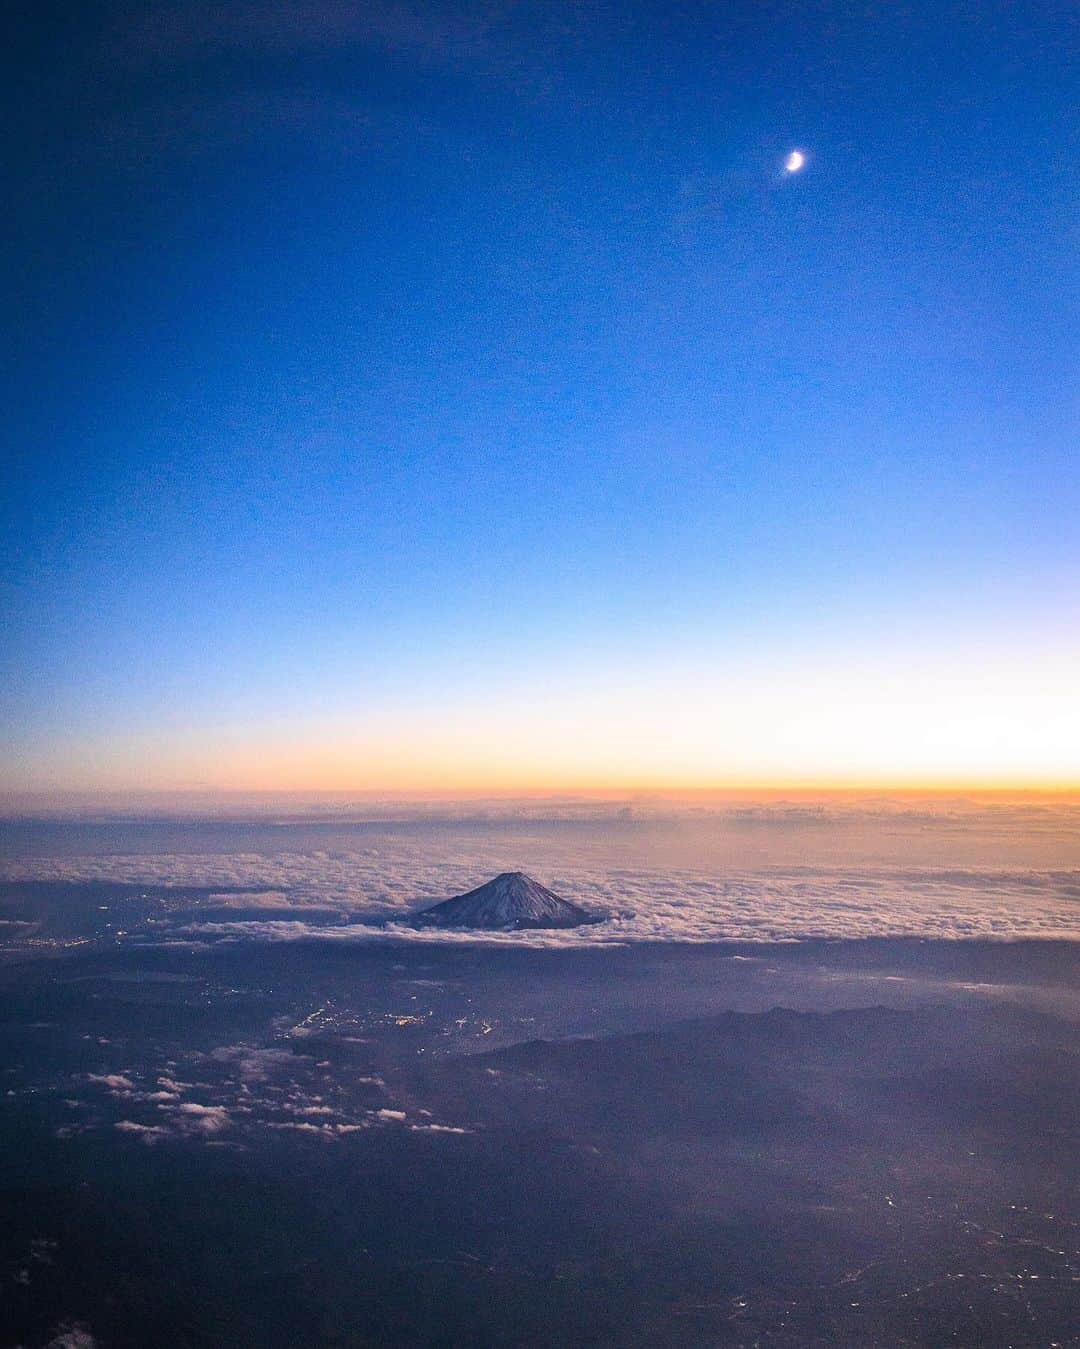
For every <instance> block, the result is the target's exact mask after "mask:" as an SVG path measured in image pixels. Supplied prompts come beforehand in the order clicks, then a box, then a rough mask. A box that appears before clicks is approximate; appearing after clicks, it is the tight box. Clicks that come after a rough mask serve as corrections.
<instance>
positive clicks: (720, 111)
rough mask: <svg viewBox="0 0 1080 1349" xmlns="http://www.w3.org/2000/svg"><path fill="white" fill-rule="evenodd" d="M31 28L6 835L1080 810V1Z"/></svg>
mask: <svg viewBox="0 0 1080 1349" xmlns="http://www.w3.org/2000/svg"><path fill="white" fill-rule="evenodd" d="M21 22H22V27H21V30H20V32H19V33H18V35H17V40H16V41H15V43H14V44H13V45H12V46H11V48H10V49H9V52H8V56H7V58H6V68H5V70H4V79H3V92H2V95H0V97H2V100H3V104H4V113H5V116H4V125H5V127H6V129H7V139H8V141H9V152H10V153H9V155H8V156H7V158H8V160H9V162H12V163H13V165H14V175H13V177H12V178H11V179H10V180H9V182H10V187H9V190H8V192H6V193H5V217H6V219H5V225H6V227H7V231H8V234H9V246H8V247H7V248H6V249H5V250H4V261H3V263H2V266H3V277H4V289H5V292H6V294H7V296H8V301H7V303H6V304H5V306H4V307H5V311H6V313H7V315H8V316H9V320H10V334H11V338H10V341H11V345H10V352H11V354H10V355H9V356H8V357H7V358H6V359H5V361H4V367H5V369H4V376H3V378H4V380H5V382H6V385H7V389H6V398H5V404H6V409H5V411H6V415H5V418H4V422H5V426H4V441H5V444H6V451H5V460H6V461H7V462H8V464H9V467H8V468H7V469H5V471H4V475H3V483H4V490H3V493H2V498H3V501H2V511H3V517H2V519H3V524H2V529H3V538H4V547H3V554H2V558H3V560H2V578H3V589H2V592H0V603H2V608H3V614H2V617H3V632H4V637H3V642H2V644H0V699H2V702H0V736H2V741H3V745H2V748H3V753H2V756H0V789H7V790H24V789H36V788H41V789H50V790H52V789H57V788H66V787H70V788H80V789H83V788H94V787H103V788H110V789H112V788H125V787H131V788H158V787H160V788H183V787H192V788H194V787H199V788H206V787H210V788H213V787H235V788H260V787H268V788H270V787H273V788H304V789H309V788H319V787H327V788H331V787H332V788H373V789H387V790H399V789H400V790H404V789H418V790H424V789H433V788H441V789H452V788H458V787H461V788H465V787H483V788H496V789H497V788H506V789H514V790H518V789H521V788H533V787H535V788H546V787H561V786H577V787H581V786H590V785H591V786H598V787H600V786H603V787H607V786H635V785H640V786H657V785H666V786H703V785H716V786H731V785H734V786H739V785H749V786H754V785H758V786H760V785H765V784H768V785H784V784H804V785H805V784H811V785H812V784H815V783H820V784H825V785H833V784H853V785H868V784H873V785H877V784H926V785H934V784H950V785H954V784H975V785H977V784H984V785H1016V786H1032V785H1035V786H1049V787H1062V786H1072V787H1075V786H1077V785H1080V713H1078V702H1077V688H1078V684H1080V678H1078V671H1080V604H1078V589H1080V588H1078V576H1080V542H1078V538H1080V531H1078V530H1077V525H1076V521H1077V518H1078V512H1080V468H1078V459H1077V445H1078V444H1080V435H1078V432H1080V416H1078V412H1080V399H1078V378H1077V372H1078V362H1077V352H1078V350H1080V343H1078V337H1080V322H1078V320H1080V287H1078V265H1077V260H1078V256H1080V254H1078V248H1077V245H1078V243H1080V230H1078V225H1077V222H1078V218H1080V217H1078V206H1080V191H1078V184H1080V133H1078V126H1080V123H1078V120H1077V117H1076V112H1075V110H1076V107H1077V106H1080V78H1078V64H1077V58H1078V52H1080V22H1078V17H1077V11H1076V9H1075V6H1074V5H1072V4H1071V3H1064V2H1063V3H1060V4H1059V3H1054V2H1053V0H1050V2H1049V3H1015V4H1004V3H997V2H996V0H984V3H980V4H971V3H965V4H953V3H949V0H926V2H924V0H913V2H912V3H906V4H903V5H900V4H897V5H892V4H877V5H871V4H860V3H850V2H848V3H833V2H832V0H817V2H816V3H805V4H795V3H760V2H755V3H724V4H717V3H710V4H694V3H683V4H676V3H671V2H670V0H665V3H656V4H647V3H626V4H620V5H604V4H590V3H579V4H573V5H570V4H566V5H563V4H559V3H556V2H555V0H548V3H537V4H530V3H517V4H510V3H505V4H504V3H499V0H492V3H485V4H476V5H469V6H465V5H442V4H432V5H416V6H404V5H398V4H396V3H393V2H392V0H390V2H388V3H380V4H372V5H364V4H345V3H338V2H337V0H325V2H323V3H320V2H319V0H309V2H308V3H300V4H286V3H273V2H271V3H262V2H260V0H250V3H243V2H241V3H236V4H227V5H222V6H207V5H193V4H192V5H188V4H180V5H163V6H156V5H112V4H101V5H92V6H87V5H69V6H59V5H53V4H49V3H47V2H46V3H42V4H40V5H37V6H34V7H28V10H27V12H26V13H25V14H24V15H23V17H22V20H21ZM795 148H798V149H800V150H802V151H803V152H804V153H805V155H806V166H805V168H804V169H803V170H802V171H801V172H799V173H797V174H793V175H785V174H784V172H783V164H784V160H785V157H786V156H787V155H788V154H789V153H790V152H791V151H792V150H793V149H795Z"/></svg>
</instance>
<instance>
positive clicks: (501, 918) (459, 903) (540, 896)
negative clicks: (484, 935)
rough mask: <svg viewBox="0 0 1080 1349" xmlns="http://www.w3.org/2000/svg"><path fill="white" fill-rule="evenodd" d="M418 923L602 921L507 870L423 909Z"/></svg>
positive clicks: (493, 925) (494, 925)
mask: <svg viewBox="0 0 1080 1349" xmlns="http://www.w3.org/2000/svg"><path fill="white" fill-rule="evenodd" d="M416 921H417V922H418V923H422V924H426V925H431V926H434V927H463V928H479V929H488V930H490V929H507V928H531V927H580V926H581V925H582V924H584V923H599V922H602V921H603V918H602V916H600V915H597V914H593V913H589V912H588V910H586V909H583V908H581V907H580V906H579V905H577V904H572V903H571V902H570V901H569V900H567V899H561V898H560V897H559V896H558V895H556V894H555V893H554V892H553V891H551V890H549V889H548V888H547V886H544V885H541V884H540V882H539V881H534V880H533V879H532V877H531V876H526V875H525V873H524V872H523V871H504V872H502V874H501V875H498V876H496V877H495V878H494V879H493V880H490V881H488V882H487V883H486V884H485V885H481V886H478V887H477V888H476V889H475V890H470V891H469V892H468V893H467V894H464V895H455V896H454V898H453V899H445V900H443V901H442V903H441V904H435V905H433V906H432V907H431V908H430V909H423V910H422V911H421V912H420V913H418V914H417V915H416Z"/></svg>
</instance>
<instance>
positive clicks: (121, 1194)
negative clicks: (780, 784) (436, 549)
mask: <svg viewBox="0 0 1080 1349" xmlns="http://www.w3.org/2000/svg"><path fill="white" fill-rule="evenodd" d="M76 889H79V890H80V894H81V896H82V899H83V901H84V902H85V904H86V906H87V910H88V911H89V910H90V909H92V908H93V907H94V906H93V905H92V904H91V903H90V900H93V899H94V898H96V897H98V896H99V892H98V891H96V890H94V888H93V887H81V889H80V888H79V887H72V891H73V893H74V891H75V890H76ZM41 893H42V895H43V896H46V892H45V891H42V892H41ZM27 894H28V892H27V891H26V890H25V888H24V889H23V890H22V891H20V892H19V894H18V895H17V896H16V897H17V899H18V902H19V903H20V904H24V905H25V904H26V903H27V902H28V900H27ZM57 894H58V888H57V887H52V888H51V889H50V890H49V891H48V894H47V896H46V897H49V896H51V898H49V902H50V903H52V904H53V905H55V904H56V903H57ZM43 902H44V900H43ZM77 907H78V906H77V905H74V902H73V906H72V908H71V911H72V912H75V911H76V910H77ZM8 959H9V963H7V964H6V965H4V966H2V967H0V1020H2V1023H3V1026H2V1037H0V1055H2V1058H0V1121H2V1152H0V1182H2V1193H0V1213H2V1217H0V1256H2V1266H0V1271H2V1302H0V1309H2V1316H0V1323H2V1325H3V1327H4V1329H3V1332H2V1333H3V1340H2V1343H3V1344H4V1345H11V1346H15V1345H24V1346H28V1349H34V1347H35V1346H44V1345H48V1344H50V1343H56V1344H61V1345H65V1346H66V1345H75V1346H82V1345H97V1346H101V1345H106V1346H118V1347H119V1346H147V1345H155V1346H222V1345H240V1346H247V1345H250V1346H255V1345H259V1346H297V1345H341V1346H346V1345H349V1346H359V1345H376V1344H380V1345H446V1346H450V1345H455V1346H458V1345H475V1346H486V1345H491V1346H494V1345H537V1346H539V1345H553V1344H560V1345H611V1346H619V1345H665V1344H670V1345H676V1344H679V1345H729V1344H730V1345H746V1346H750V1345H757V1344H760V1345H775V1346H792V1349H794V1347H795V1346H812V1345H830V1344H841V1345H883V1346H884V1345H942V1346H944V1345H968V1346H981V1345H990V1346H996V1345H1000V1346H1006V1345H1012V1346H1036V1345H1038V1346H1043V1349H1049V1346H1051V1345H1054V1344H1057V1345H1062V1346H1064V1345H1071V1344H1075V1343H1077V1340H1076V1330H1075V1327H1076V1325H1077V1323H1078V1322H1077V1310H1078V1309H1077V1288H1078V1287H1080V1284H1078V1282H1077V1280H1078V1277H1080V1206H1078V1203H1077V1199H1078V1195H1077V1175H1076V1171H1077V1168H1076V1166H1075V1160H1076V1156H1077V1137H1076V1121H1077V1109H1076V1107H1077V1099H1078V1092H1077V1088H1078V1084H1080V1072H1078V1067H1080V1060H1078V1055H1077V1050H1076V1033H1075V1030H1076V1021H1075V1018H1076V1014H1077V1006H1078V993H1080V989H1078V985H1077V977H1076V976H1077V962H1076V947H1075V945H1073V944H1070V943H1067V942H1011V943H1004V942H1001V943H993V942H976V941H972V942H931V941H922V940H909V941H904V940H887V939H882V940H878V941H865V942H855V941H850V942H835V941H834V942H825V941H821V942H803V943H782V944H776V945H765V944H763V945H757V946H753V945H749V944H727V945H724V944H715V945H702V946H684V945H675V944H668V945H658V946H649V945H637V946H633V947H613V948H606V949H604V948H600V949H596V948H594V949H580V950H550V949H549V950H528V949H525V948H522V947H517V948H509V949H493V948H481V947H477V946H469V945H467V944H463V945H440V946H437V947H435V946H425V945H419V944H415V943H414V944H408V943H394V942H388V943H386V944H362V943H359V944H352V943H318V942H310V941H301V942H281V943H254V942H235V943H228V942H223V943H220V944H218V945H216V946H213V947H209V948H208V947H197V946H192V947H185V946H182V945H177V946H172V947H166V948H153V947H143V948H129V949H127V950H124V949H123V948H122V947H121V948H119V949H117V948H107V949H102V948H101V947H98V946H95V945H94V944H93V943H91V944H89V945H88V946H87V947H86V949H85V950H80V949H79V948H77V947H76V948H68V950H67V951H66V953H65V954H64V955H63V956H61V957H56V956H53V957H49V958H40V959H28V958H27V957H26V956H25V954H18V955H17V956H15V955H10V954H9V957H8Z"/></svg>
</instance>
